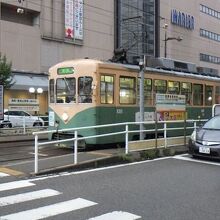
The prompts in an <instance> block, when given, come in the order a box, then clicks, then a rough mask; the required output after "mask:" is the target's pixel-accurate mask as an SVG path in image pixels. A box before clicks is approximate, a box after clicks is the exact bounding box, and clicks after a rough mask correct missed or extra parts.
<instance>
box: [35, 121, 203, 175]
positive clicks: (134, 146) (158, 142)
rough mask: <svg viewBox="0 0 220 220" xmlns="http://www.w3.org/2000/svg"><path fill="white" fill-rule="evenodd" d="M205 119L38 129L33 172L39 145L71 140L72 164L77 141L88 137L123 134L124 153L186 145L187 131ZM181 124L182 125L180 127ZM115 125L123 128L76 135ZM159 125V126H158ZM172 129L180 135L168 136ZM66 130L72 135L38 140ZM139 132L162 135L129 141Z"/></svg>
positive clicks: (75, 162) (37, 157)
mask: <svg viewBox="0 0 220 220" xmlns="http://www.w3.org/2000/svg"><path fill="white" fill-rule="evenodd" d="M204 121H206V120H178V121H159V122H157V123H158V124H161V125H163V127H162V128H158V129H144V130H138V129H136V130H132V129H129V126H131V125H136V126H138V125H139V126H140V124H141V123H142V124H144V125H155V123H156V122H155V121H146V122H125V123H117V124H106V125H96V126H88V127H77V128H71V129H62V130H50V131H38V132H33V135H34V136H35V150H34V155H35V159H34V160H35V163H34V164H35V165H34V173H35V174H37V173H38V172H39V168H38V165H39V155H38V151H39V147H42V146H45V145H49V144H62V143H65V142H72V143H74V147H73V153H74V164H77V163H78V143H79V141H82V140H86V139H89V138H100V137H106V136H115V135H119V134H121V135H124V140H125V151H124V153H125V154H128V153H129V152H132V151H140V150H146V149H154V148H160V147H164V148H167V147H171V146H178V145H184V146H186V143H187V141H188V138H189V135H187V133H189V132H187V131H191V132H192V131H193V130H195V129H196V128H197V123H198V122H200V123H201V122H204ZM174 123H175V124H180V125H181V126H180V127H174V128H172V127H168V125H169V124H172V125H173V124H174ZM182 124H184V126H183V127H182ZM112 126H114V127H117V126H121V127H123V128H124V129H122V130H121V131H118V132H112V133H103V134H101V135H93V136H85V137H78V132H79V131H80V130H83V129H94V128H108V127H112ZM160 127H161V126H160ZM174 130H177V131H178V130H179V131H182V132H179V134H180V135H178V136H176V137H174V136H173V137H168V136H167V133H168V132H169V131H174ZM67 131H72V132H74V137H73V138H67V139H64V140H49V141H44V142H39V136H40V135H45V134H51V133H55V132H67ZM140 132H144V133H147V132H155V134H157V133H159V132H160V133H161V132H163V137H157V135H155V138H154V139H149V140H138V141H137V140H135V141H129V134H131V133H140Z"/></svg>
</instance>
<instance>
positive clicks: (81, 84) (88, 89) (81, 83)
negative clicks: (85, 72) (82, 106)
mask: <svg viewBox="0 0 220 220" xmlns="http://www.w3.org/2000/svg"><path fill="white" fill-rule="evenodd" d="M78 102H79V103H92V77H89V76H84V77H79V79H78Z"/></svg>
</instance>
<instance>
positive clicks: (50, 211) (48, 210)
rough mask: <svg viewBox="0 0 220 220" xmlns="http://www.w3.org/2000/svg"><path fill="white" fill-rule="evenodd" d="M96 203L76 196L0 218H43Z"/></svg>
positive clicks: (10, 219)
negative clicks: (75, 197)
mask: <svg viewBox="0 0 220 220" xmlns="http://www.w3.org/2000/svg"><path fill="white" fill-rule="evenodd" d="M93 205H97V203H95V202H92V201H89V200H85V199H82V198H77V199H73V200H69V201H65V202H61V203H56V204H53V205H48V206H43V207H39V208H36V209H31V210H27V211H23V212H18V213H13V214H10V215H5V216H0V219H4V220H24V219H31V220H38V219H43V218H47V217H51V216H55V215H59V214H63V213H66V212H71V211H74V210H77V209H82V208H86V207H89V206H93Z"/></svg>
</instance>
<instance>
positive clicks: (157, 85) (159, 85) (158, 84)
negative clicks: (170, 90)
mask: <svg viewBox="0 0 220 220" xmlns="http://www.w3.org/2000/svg"><path fill="white" fill-rule="evenodd" d="M166 91H167V81H166V80H161V79H155V80H154V92H155V93H166Z"/></svg>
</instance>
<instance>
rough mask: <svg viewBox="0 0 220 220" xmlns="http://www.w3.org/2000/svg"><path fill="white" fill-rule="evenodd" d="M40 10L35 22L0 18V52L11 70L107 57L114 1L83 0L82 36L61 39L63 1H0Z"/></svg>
mask: <svg viewBox="0 0 220 220" xmlns="http://www.w3.org/2000/svg"><path fill="white" fill-rule="evenodd" d="M1 3H8V4H9V3H10V4H11V5H13V6H15V9H16V8H17V7H18V6H19V7H23V8H27V9H29V10H33V11H34V12H37V13H40V16H39V21H36V25H34V26H28V25H22V24H18V23H14V22H8V21H3V20H0V51H1V52H2V53H3V54H6V56H7V58H8V59H9V60H11V61H12V64H13V69H17V70H21V71H25V72H47V71H48V68H49V67H50V66H51V65H54V64H56V63H57V62H60V61H63V60H67V59H74V58H82V57H90V58H98V59H105V60H106V59H109V58H111V57H112V55H113V50H114V0H108V1H103V0H93V1H89V0H84V39H83V41H78V42H77V41H76V42H75V43H76V44H74V42H72V43H70V42H69V43H66V42H65V40H64V1H63V0H42V1H41V0H35V1H29V0H25V1H24V2H22V3H21V4H19V3H18V2H17V1H10V2H9V1H7V0H0V4H1Z"/></svg>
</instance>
